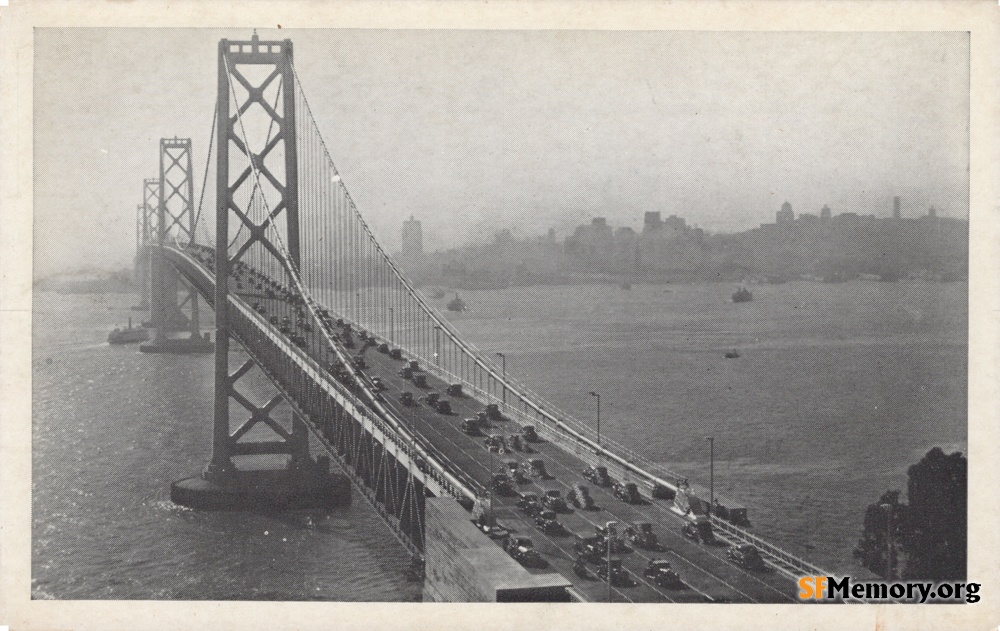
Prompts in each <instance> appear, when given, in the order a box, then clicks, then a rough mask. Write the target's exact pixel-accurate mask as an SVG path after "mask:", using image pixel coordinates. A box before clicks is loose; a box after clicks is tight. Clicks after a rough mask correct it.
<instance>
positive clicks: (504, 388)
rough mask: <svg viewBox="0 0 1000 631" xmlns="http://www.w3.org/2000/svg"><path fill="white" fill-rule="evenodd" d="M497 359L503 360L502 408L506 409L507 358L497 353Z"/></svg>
mask: <svg viewBox="0 0 1000 631" xmlns="http://www.w3.org/2000/svg"><path fill="white" fill-rule="evenodd" d="M497 357H499V358H500V359H502V360H503V406H504V407H505V408H506V407H507V356H506V355H504V354H503V353H497Z"/></svg>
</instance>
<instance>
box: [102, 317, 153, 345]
mask: <svg viewBox="0 0 1000 631" xmlns="http://www.w3.org/2000/svg"><path fill="white" fill-rule="evenodd" d="M148 339H149V329H145V328H141V327H140V328H135V329H133V328H132V318H129V319H128V328H127V329H124V330H122V329H119V328H117V327H115V330H114V331H112V332H111V333H108V344H132V343H135V342H145V341H146V340H148Z"/></svg>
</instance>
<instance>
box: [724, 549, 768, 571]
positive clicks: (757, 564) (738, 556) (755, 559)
mask: <svg viewBox="0 0 1000 631" xmlns="http://www.w3.org/2000/svg"><path fill="white" fill-rule="evenodd" d="M726 556H727V557H729V560H730V561H732V562H733V563H735V564H736V565H738V566H740V567H742V568H745V569H747V570H752V571H754V572H763V571H765V570H767V565H766V564H765V563H764V559H762V558H761V556H760V552H758V551H757V548H755V547H753V546H752V545H750V544H749V543H744V544H742V545H738V546H734V547H732V548H729V550H728V551H727V552H726Z"/></svg>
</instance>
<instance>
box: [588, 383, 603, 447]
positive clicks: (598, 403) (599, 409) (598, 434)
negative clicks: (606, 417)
mask: <svg viewBox="0 0 1000 631" xmlns="http://www.w3.org/2000/svg"><path fill="white" fill-rule="evenodd" d="M590 396H592V397H597V446H598V447H600V446H601V395H599V394H597V393H596V392H593V391H591V393H590Z"/></svg>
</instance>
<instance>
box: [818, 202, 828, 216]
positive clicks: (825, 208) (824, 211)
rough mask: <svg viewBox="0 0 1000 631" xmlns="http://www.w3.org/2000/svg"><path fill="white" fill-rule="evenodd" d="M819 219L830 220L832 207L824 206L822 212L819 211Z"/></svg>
mask: <svg viewBox="0 0 1000 631" xmlns="http://www.w3.org/2000/svg"><path fill="white" fill-rule="evenodd" d="M819 218H820V219H829V218H830V207H829V206H827V205H826V204H823V208H821V209H820V211H819Z"/></svg>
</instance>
